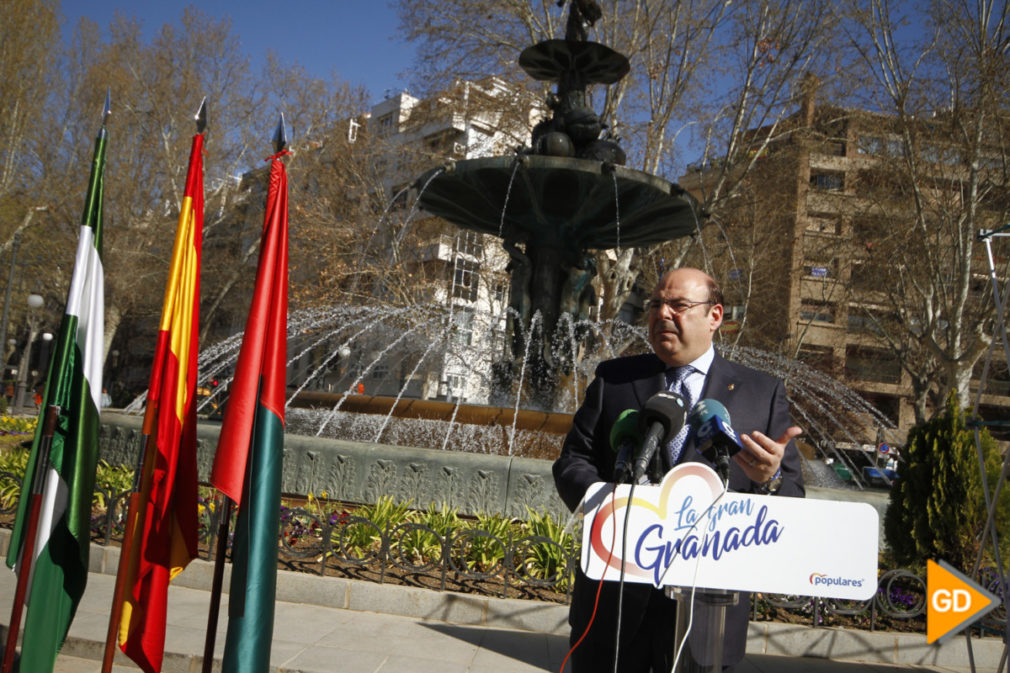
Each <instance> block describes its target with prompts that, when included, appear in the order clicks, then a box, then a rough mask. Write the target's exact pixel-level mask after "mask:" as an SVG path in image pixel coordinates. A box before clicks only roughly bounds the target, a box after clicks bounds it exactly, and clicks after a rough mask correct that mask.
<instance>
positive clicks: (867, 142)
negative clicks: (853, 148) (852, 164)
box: [858, 136, 884, 154]
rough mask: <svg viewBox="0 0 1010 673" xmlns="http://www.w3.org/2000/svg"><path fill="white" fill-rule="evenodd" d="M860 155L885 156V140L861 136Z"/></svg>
mask: <svg viewBox="0 0 1010 673" xmlns="http://www.w3.org/2000/svg"><path fill="white" fill-rule="evenodd" d="M858 145H859V153H860V154H883V153H884V139H883V138H878V137H876V136H859V143H858Z"/></svg>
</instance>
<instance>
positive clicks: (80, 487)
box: [7, 125, 107, 673]
mask: <svg viewBox="0 0 1010 673" xmlns="http://www.w3.org/2000/svg"><path fill="white" fill-rule="evenodd" d="M106 139H107V133H106V131H105V127H104V125H103V127H102V130H101V132H100V133H99V134H98V138H97V139H96V140H95V152H94V157H93V160H92V164H91V178H90V180H89V183H88V192H87V197H86V199H85V205H84V213H83V216H82V222H81V229H80V238H79V240H78V246H77V256H76V259H75V261H74V271H73V275H72V277H71V281H70V291H69V293H68V295H67V307H66V312H65V313H64V315H63V319H62V321H61V323H60V331H59V336H58V338H57V340H56V345H55V348H54V350H53V353H52V359H51V360H50V365H49V373H48V376H47V379H46V391H45V395H44V398H43V399H44V404H43V406H42V410H43V411H42V413H43V414H45V413H46V411H45V410H46V409H48V408H49V407H50V406H55V407H59V415H58V418H57V420H56V426H55V431H54V433H53V438H52V443H51V445H50V447H49V451H48V452H46V451H45V450H44V448H43V447H42V443H41V442H40V438H41V435H42V433H41V432H39V431H37V432H36V434H35V439H34V441H33V442H32V451H31V456H30V458H29V461H28V467H27V470H26V472H25V478H24V481H23V482H22V483H23V484H25V485H28V484H33V483H35V479H36V474H38V475H39V477H40V478H41V479H42V484H43V486H42V491H41V496H39V497H40V501H39V503H40V504H39V510H38V511H39V517H38V527H37V528H36V532H35V535H34V553H33V557H34V560H32V559H23V558H21V556H22V554H21V551H22V548H23V547H24V546H25V544H26V535H28V534H29V533H30V531H29V528H30V526H29V509H30V501H31V499H32V493H31V492H30V489H29V488H24V489H22V491H21V498H20V500H19V502H18V511H17V518H16V519H15V522H14V531H13V533H12V536H11V544H10V549H9V550H8V554H7V565H8V566H10V567H12V568H14V567H15V566H16V567H17V570H18V572H30V573H31V575H30V578H31V579H30V584H29V585H28V595H27V604H28V608H27V613H26V616H25V622H24V635H23V640H22V645H21V664H20V671H21V673H51V671H52V670H53V667H54V666H55V663H56V655H57V653H58V652H59V650H60V647H61V646H62V645H63V641H64V640H65V639H66V636H67V632H68V631H69V630H70V623H71V621H72V620H73V618H74V613H75V612H76V611H77V605H78V603H79V602H80V600H81V596H82V595H83V594H84V587H85V585H86V584H87V579H88V550H89V547H90V544H91V531H90V524H91V496H92V494H93V492H94V486H95V468H96V466H97V463H98V426H99V409H100V408H101V395H102V353H103V348H104V342H103V341H104V340H103V331H104V312H105V290H104V275H103V270H102V195H103V194H102V193H103V186H104V181H103V173H104V169H105V146H106ZM41 427H42V423H41V422H40V423H39V428H40V429H41ZM47 456H48V457H47Z"/></svg>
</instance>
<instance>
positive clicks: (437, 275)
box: [347, 77, 544, 404]
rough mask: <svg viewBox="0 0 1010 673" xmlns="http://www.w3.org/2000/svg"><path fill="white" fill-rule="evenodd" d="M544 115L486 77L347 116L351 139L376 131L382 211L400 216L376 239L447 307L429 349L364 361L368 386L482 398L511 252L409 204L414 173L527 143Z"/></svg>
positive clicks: (497, 343) (501, 327)
mask: <svg viewBox="0 0 1010 673" xmlns="http://www.w3.org/2000/svg"><path fill="white" fill-rule="evenodd" d="M543 114H544V111H543V106H542V104H540V103H539V102H538V101H536V100H535V98H534V97H533V96H531V95H529V94H528V93H527V92H525V91H522V90H518V89H517V88H516V87H513V86H510V85H508V84H507V83H506V82H504V81H503V80H501V79H499V78H496V77H488V78H485V79H482V80H480V81H476V82H471V81H462V80H460V81H457V82H456V83H455V84H454V85H453V86H452V87H450V88H449V89H448V90H446V91H443V92H441V93H439V94H437V95H434V96H431V97H428V98H418V97H415V96H412V95H411V94H410V93H408V92H405V91H402V92H397V93H391V94H388V95H387V96H386V98H385V99H384V100H383V101H381V102H379V103H377V104H376V105H374V106H373V107H372V109H371V111H370V113H369V114H367V115H364V116H363V117H362V118H358V119H354V120H349V121H348V123H347V134H348V140H349V141H351V142H354V141H355V139H356V138H357V137H359V134H364V133H367V134H371V135H372V136H373V138H374V139H379V140H381V143H379V144H380V145H381V147H382V148H383V149H382V150H381V153H380V156H379V157H378V158H377V166H376V168H377V169H378V170H377V173H378V175H379V176H380V179H381V183H382V187H383V191H384V192H385V193H386V194H387V195H389V204H388V209H387V210H386V212H385V213H384V216H383V217H384V218H385V219H386V220H387V221H393V220H396V221H398V222H407V224H406V225H405V226H407V227H409V231H410V235H409V236H408V237H403V233H402V231H403V230H401V229H397V228H395V227H392V226H387V225H386V224H383V225H382V226H381V227H380V230H379V232H378V238H379V240H378V241H377V243H376V248H378V249H390V250H391V249H393V248H394V247H396V248H397V252H396V255H397V258H398V259H399V260H401V261H402V266H401V267H400V270H401V272H402V273H406V274H408V275H410V276H411V277H412V278H418V279H425V288H426V289H425V292H426V296H425V299H426V301H427V302H428V303H430V304H432V305H437V306H441V307H444V310H445V311H446V312H447V314H448V316H447V325H446V327H445V329H446V330H447V331H448V334H447V336H448V338H447V339H445V341H444V344H443V346H442V347H441V348H440V352H439V353H438V354H437V356H435V357H432V356H430V355H429V356H428V357H426V358H425V359H424V361H423V362H422V364H421V366H420V367H415V365H416V357H417V356H416V354H410V355H406V354H404V356H403V357H402V358H400V357H398V356H397V355H396V354H392V355H391V357H387V358H383V360H384V362H383V363H382V364H380V365H376V366H375V367H372V368H370V369H367V371H365V370H362V372H361V375H362V376H363V384H364V389H365V390H366V392H368V393H369V394H376V395H398V394H401V393H402V394H404V395H405V396H407V397H416V398H421V399H439V400H450V401H463V402H467V403H475V404H482V403H487V402H488V401H489V396H490V394H491V365H492V363H493V362H494V361H496V360H497V359H500V358H501V356H502V355H503V354H504V353H505V349H506V338H505V327H506V311H507V307H508V272H507V271H506V265H507V264H508V261H509V257H508V255H507V254H506V253H505V252H504V250H503V249H502V247H501V243H500V241H499V240H498V239H496V238H495V237H493V236H488V235H485V234H481V233H478V232H475V231H471V230H466V229H459V228H457V227H455V226H453V225H450V224H448V223H447V222H445V221H444V220H440V219H437V218H433V217H430V216H428V215H427V214H426V213H424V212H417V211H416V205H415V201H416V199H417V194H418V189H417V187H416V186H415V181H416V180H417V179H418V177H419V176H421V175H422V174H424V173H425V172H426V171H428V170H430V169H433V168H435V167H438V166H445V165H448V164H451V163H452V162H454V161H461V160H466V159H474V158H479V157H487V156H501V155H508V154H511V153H513V152H514V151H515V150H516V148H518V147H520V146H522V145H524V144H528V143H529V134H530V130H531V128H532V126H533V125H534V124H535V123H536V122H538V121H539V120H540V119H541V118H542V116H543ZM421 188H422V189H423V185H421ZM408 248H409V249H408ZM373 359H374V353H370V352H362V353H360V354H357V363H358V366H359V367H361V366H362V363H368V362H371V361H372V360H373ZM398 362H399V363H400V364H397V363H398ZM366 366H367V365H366ZM394 370H398V371H394Z"/></svg>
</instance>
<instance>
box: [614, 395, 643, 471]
mask: <svg viewBox="0 0 1010 673" xmlns="http://www.w3.org/2000/svg"><path fill="white" fill-rule="evenodd" d="M641 442H642V433H641V431H640V430H639V429H638V410H637V409H625V410H624V411H622V412H621V415H620V416H618V417H617V420H616V421H614V425H613V426H611V428H610V448H611V449H613V450H614V451H615V452H616V453H617V461H616V462H615V463H614V483H615V484H622V483H624V482H626V481H628V480H629V479H630V478H631V457H632V455H633V453H634V451H635V447H636V446H639V445H640V444H641Z"/></svg>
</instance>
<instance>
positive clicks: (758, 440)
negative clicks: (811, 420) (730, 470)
mask: <svg viewBox="0 0 1010 673" xmlns="http://www.w3.org/2000/svg"><path fill="white" fill-rule="evenodd" d="M802 434H803V430H802V429H801V428H800V427H799V426H796V425H793V426H790V427H789V428H787V429H786V431H785V432H783V433H782V436H781V437H779V438H778V440H777V441H776V440H773V439H772V438H771V437H769V436H768V435H765V434H764V433H761V432H757V431H754V432H752V433H750V434H747V435H740V441H741V442H743V445H744V448H746V449H747V450H746V451H740V452H738V453H737V454H736V455H735V456H733V460H735V461H736V464H737V465H739V466H740V467H741V468H742V469H743V471H744V473H745V474H746V475H747V477H748V478H749V479H750V480H751V481H753V482H754V483H756V484H763V483H764V482H766V481H768V480H769V479H771V478H772V477H774V476H775V473H776V472H778V471H779V466H780V465H781V464H782V456H783V455H785V452H786V444H788V443H789V440H791V439H792V438H793V437H798V436H799V435H802Z"/></svg>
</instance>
